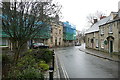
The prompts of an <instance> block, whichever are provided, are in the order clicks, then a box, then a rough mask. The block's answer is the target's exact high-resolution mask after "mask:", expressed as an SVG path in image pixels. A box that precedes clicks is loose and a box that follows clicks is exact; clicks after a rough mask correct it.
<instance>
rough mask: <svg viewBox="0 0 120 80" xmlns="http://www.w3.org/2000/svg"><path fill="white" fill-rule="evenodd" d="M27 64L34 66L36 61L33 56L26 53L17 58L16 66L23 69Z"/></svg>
mask: <svg viewBox="0 0 120 80" xmlns="http://www.w3.org/2000/svg"><path fill="white" fill-rule="evenodd" d="M28 66H31V67H35V66H36V61H35V59H34V57H33V56H31V55H26V56H24V57H22V58H20V59H19V60H18V63H17V65H16V67H17V68H19V69H22V70H23V69H25V68H27V67H28Z"/></svg>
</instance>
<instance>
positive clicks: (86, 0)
mask: <svg viewBox="0 0 120 80" xmlns="http://www.w3.org/2000/svg"><path fill="white" fill-rule="evenodd" d="M57 1H58V2H59V3H60V4H61V5H62V9H61V12H62V16H63V18H61V21H69V22H70V23H72V24H74V25H76V29H77V30H80V31H82V30H84V29H87V28H89V24H88V22H87V18H86V17H87V16H88V15H89V14H91V13H96V12H97V11H101V12H103V13H105V14H106V15H107V16H109V14H110V12H111V11H112V12H117V11H118V2H119V1H120V0H57Z"/></svg>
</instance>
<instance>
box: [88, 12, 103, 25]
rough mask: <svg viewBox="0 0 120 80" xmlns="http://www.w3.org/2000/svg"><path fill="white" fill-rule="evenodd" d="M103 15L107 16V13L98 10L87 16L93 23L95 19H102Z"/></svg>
mask: <svg viewBox="0 0 120 80" xmlns="http://www.w3.org/2000/svg"><path fill="white" fill-rule="evenodd" d="M103 16H105V13H103V12H102V11H96V13H94V14H89V15H88V16H87V20H88V22H89V23H91V24H92V25H93V24H94V19H97V20H100V18H101V17H103Z"/></svg>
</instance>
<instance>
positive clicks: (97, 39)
mask: <svg viewBox="0 0 120 80" xmlns="http://www.w3.org/2000/svg"><path fill="white" fill-rule="evenodd" d="M96 48H98V39H96Z"/></svg>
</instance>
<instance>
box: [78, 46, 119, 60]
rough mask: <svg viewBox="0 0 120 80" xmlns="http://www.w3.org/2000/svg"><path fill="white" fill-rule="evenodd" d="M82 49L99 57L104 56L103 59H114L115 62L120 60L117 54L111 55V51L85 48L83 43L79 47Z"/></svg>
mask: <svg viewBox="0 0 120 80" xmlns="http://www.w3.org/2000/svg"><path fill="white" fill-rule="evenodd" d="M79 50H80V51H83V52H85V53H87V54H90V55H93V56H96V57H99V58H103V59H107V60H110V61H114V62H120V59H119V57H118V56H117V55H112V56H111V55H110V53H105V52H102V51H97V50H93V49H87V48H85V44H82V45H81V46H80V48H79Z"/></svg>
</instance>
